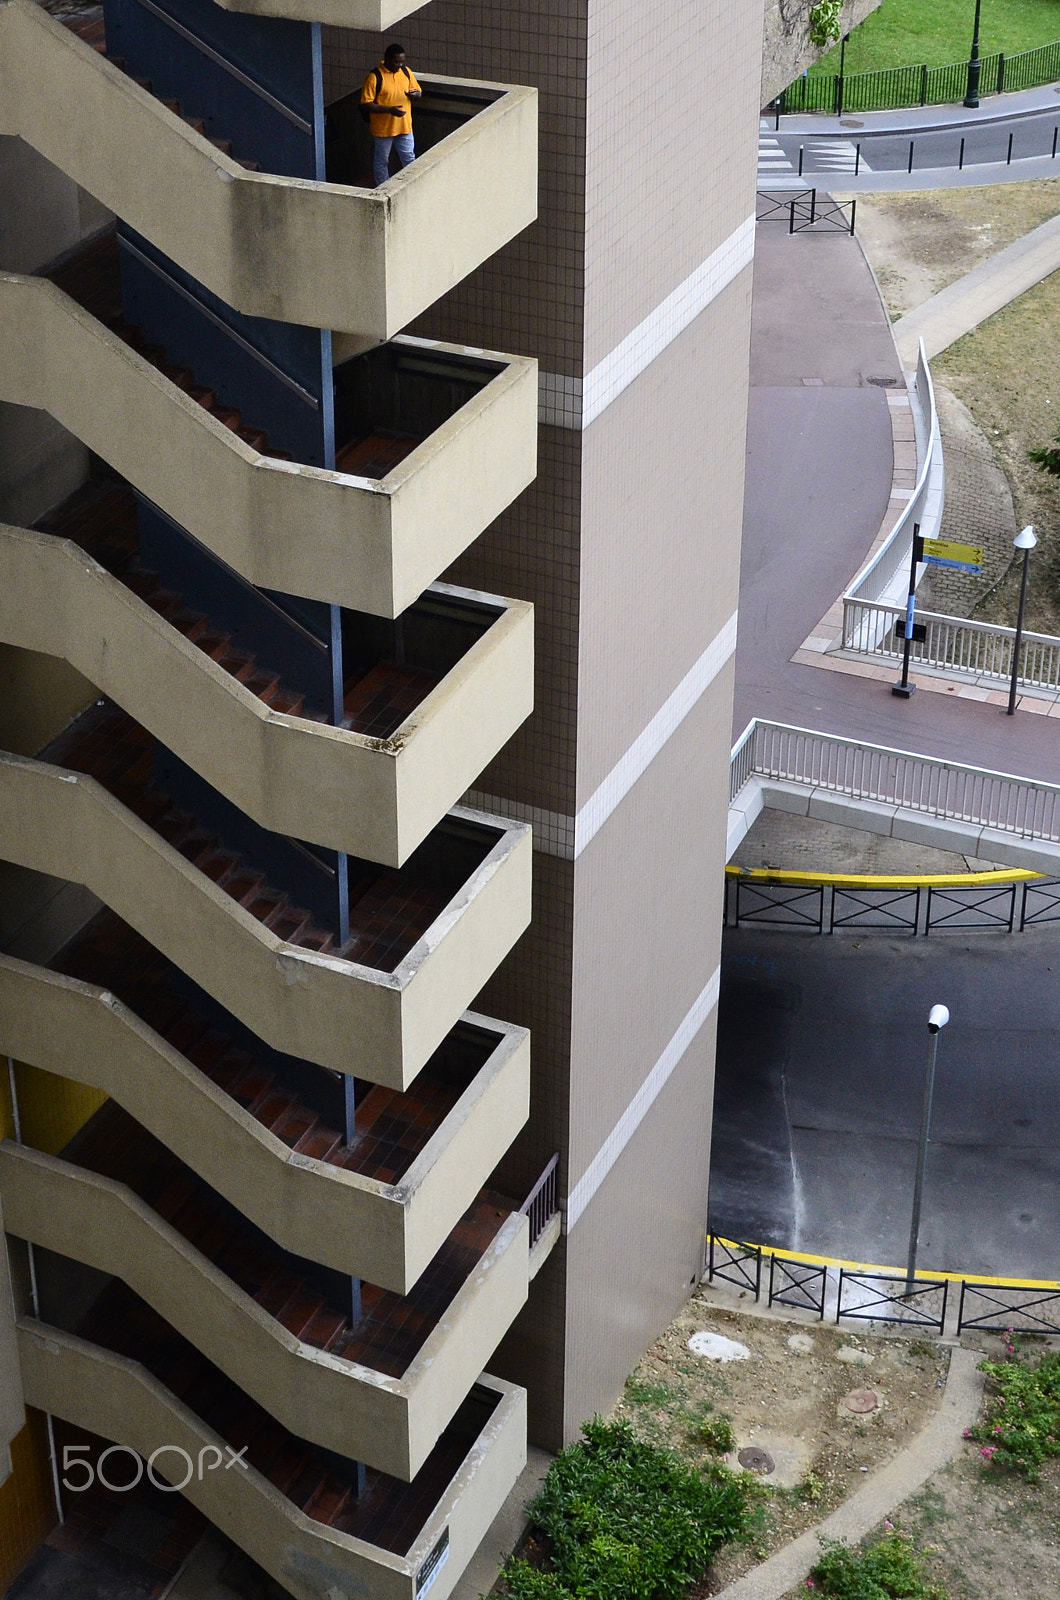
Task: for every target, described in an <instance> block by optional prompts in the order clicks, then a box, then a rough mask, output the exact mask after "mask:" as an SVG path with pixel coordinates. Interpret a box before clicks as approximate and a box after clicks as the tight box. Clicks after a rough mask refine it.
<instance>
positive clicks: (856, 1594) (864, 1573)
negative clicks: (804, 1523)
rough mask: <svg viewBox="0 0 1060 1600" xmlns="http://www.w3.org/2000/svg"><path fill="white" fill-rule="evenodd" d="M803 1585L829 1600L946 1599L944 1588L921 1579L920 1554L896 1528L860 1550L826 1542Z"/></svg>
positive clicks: (889, 1529) (922, 1564) (922, 1573)
mask: <svg viewBox="0 0 1060 1600" xmlns="http://www.w3.org/2000/svg"><path fill="white" fill-rule="evenodd" d="M806 1587H807V1589H808V1590H812V1591H813V1592H814V1593H816V1594H819V1595H824V1596H827V1597H829V1600H946V1591H945V1589H943V1588H942V1587H941V1585H940V1584H937V1583H928V1582H927V1581H926V1580H925V1578H924V1561H923V1557H922V1556H920V1555H918V1553H917V1551H916V1548H915V1546H914V1544H913V1541H912V1539H910V1538H909V1536H908V1534H905V1533H902V1532H901V1531H900V1530H899V1529H897V1528H891V1527H888V1531H887V1532H886V1533H885V1534H884V1535H883V1537H882V1538H880V1539H877V1540H876V1541H875V1543H873V1544H870V1545H866V1546H865V1548H864V1549H862V1550H852V1549H851V1548H850V1546H849V1545H845V1544H839V1543H836V1542H833V1541H828V1542H827V1543H824V1544H822V1548H821V1559H820V1561H818V1563H817V1565H816V1566H815V1567H814V1569H813V1571H812V1572H811V1574H810V1576H809V1577H808V1578H807V1580H806Z"/></svg>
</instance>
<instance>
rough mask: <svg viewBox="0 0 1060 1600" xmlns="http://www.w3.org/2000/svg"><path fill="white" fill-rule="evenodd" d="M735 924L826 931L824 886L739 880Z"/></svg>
mask: <svg viewBox="0 0 1060 1600" xmlns="http://www.w3.org/2000/svg"><path fill="white" fill-rule="evenodd" d="M735 883H736V922H735V926H736V927H739V926H740V924H741V922H757V923H763V924H765V925H766V926H768V927H771V928H812V929H813V930H814V932H815V933H823V932H824V885H823V884H813V885H810V886H808V887H806V886H803V885H800V884H787V883H753V882H748V881H747V880H746V879H744V878H737V879H736V880H735Z"/></svg>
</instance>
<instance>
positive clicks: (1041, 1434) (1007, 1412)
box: [965, 1342, 1060, 1483]
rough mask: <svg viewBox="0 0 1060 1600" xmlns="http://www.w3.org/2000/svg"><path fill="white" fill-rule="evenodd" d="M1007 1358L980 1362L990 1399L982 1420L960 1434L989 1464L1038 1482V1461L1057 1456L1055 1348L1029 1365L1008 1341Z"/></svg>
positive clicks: (1059, 1379)
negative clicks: (1010, 1356)
mask: <svg viewBox="0 0 1060 1600" xmlns="http://www.w3.org/2000/svg"><path fill="white" fill-rule="evenodd" d="M1008 1348H1009V1353H1010V1355H1012V1356H1013V1357H1014V1359H1012V1360H1009V1361H984V1362H982V1363H981V1368H982V1371H983V1372H985V1373H986V1375H987V1377H988V1378H989V1380H990V1391H991V1393H990V1400H989V1403H988V1406H987V1413H986V1416H985V1417H984V1419H983V1421H982V1422H978V1423H976V1425H975V1427H974V1428H969V1429H968V1430H967V1432H966V1433H965V1438H966V1439H974V1440H975V1442H976V1444H977V1445H979V1447H980V1448H979V1454H980V1455H981V1456H982V1457H983V1458H984V1459H985V1460H986V1462H987V1463H988V1465H989V1466H991V1467H1008V1468H1010V1469H1012V1470H1013V1471H1015V1472H1019V1473H1021V1474H1022V1476H1023V1477H1024V1478H1026V1480H1027V1482H1028V1483H1037V1482H1038V1481H1039V1479H1040V1477H1041V1466H1042V1463H1043V1461H1045V1460H1047V1459H1048V1458H1049V1457H1050V1456H1060V1350H1054V1351H1053V1352H1051V1353H1050V1354H1049V1355H1044V1356H1042V1357H1041V1359H1040V1360H1039V1361H1037V1362H1036V1363H1035V1364H1034V1365H1033V1366H1032V1365H1031V1364H1030V1362H1029V1361H1028V1360H1027V1359H1026V1358H1025V1357H1023V1356H1021V1355H1020V1354H1019V1353H1018V1352H1017V1351H1016V1348H1015V1346H1014V1345H1013V1344H1012V1343H1011V1342H1010V1343H1009V1347H1008Z"/></svg>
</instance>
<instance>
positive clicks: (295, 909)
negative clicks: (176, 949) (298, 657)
mask: <svg viewBox="0 0 1060 1600" xmlns="http://www.w3.org/2000/svg"><path fill="white" fill-rule="evenodd" d="M39 759H40V760H42V761H46V762H50V763H53V764H55V765H57V766H62V767H67V768H72V769H73V770H75V771H77V772H83V773H85V774H86V775H87V776H89V777H92V778H95V779H96V780H97V781H98V782H99V783H101V784H102V785H103V787H104V788H105V789H107V790H108V791H109V792H110V793H111V794H113V795H114V797H115V798H116V799H117V800H119V801H120V802H121V804H122V805H124V806H126V807H128V809H129V810H130V811H132V812H133V813H134V815H136V816H138V817H139V818H140V819H141V820H142V821H144V822H146V823H147V824H148V826H149V827H151V828H152V829H153V830H154V831H155V832H156V833H157V834H159V835H160V836H161V837H162V838H163V839H165V840H166V842H167V843H168V844H171V845H172V846H173V847H174V848H175V849H177V850H179V851H180V853H181V855H183V856H185V857H186V859H187V860H189V861H191V862H192V863H193V864H194V865H195V866H196V867H198V869H199V870H200V872H203V873H205V874H206V876H207V877H209V878H211V879H212V880H213V881H214V883H216V884H217V886H218V887H219V888H221V889H223V890H224V891H225V893H226V894H228V895H230V896H231V897H232V898H233V899H234V900H236V901H238V903H239V904H240V905H241V906H243V907H244V908H245V909H246V910H247V911H249V913H250V915H251V916H252V917H255V918H257V920H258V921H259V922H261V923H262V924H263V925H264V926H265V927H266V928H269V929H270V930H271V931H272V932H273V933H274V934H275V935H276V936H277V938H279V939H282V940H284V941H285V943H287V944H294V945H299V946H301V947H302V948H304V949H307V950H314V951H317V952H319V953H320V954H328V953H330V954H332V955H335V956H338V957H340V958H341V959H342V960H345V961H355V962H358V963H360V964H361V965H364V966H372V967H376V968H378V969H380V970H385V971H390V970H392V969H393V968H394V967H396V966H397V965H398V963H399V962H400V961H401V960H402V959H403V958H404V956H406V955H407V954H408V952H409V951H410V950H411V949H412V947H413V945H414V944H415V943H416V942H417V940H418V939H420V938H422V936H423V934H424V933H425V932H426V930H427V928H428V927H429V926H430V925H431V923H432V922H433V921H434V920H435V919H436V917H437V916H438V915H439V914H440V913H441V911H442V910H443V909H444V907H445V905H446V904H447V903H448V901H449V899H450V898H451V890H450V889H449V888H447V887H442V888H440V887H437V886H436V885H434V884H431V883H428V882H423V881H418V880H417V878H416V875H415V874H414V872H410V871H409V865H408V864H406V867H404V868H401V869H397V870H394V869H390V868H380V867H379V866H377V865H376V864H375V863H372V862H357V863H354V862H351V868H352V869H353V871H352V873H351V885H350V900H351V905H350V937H349V938H348V939H347V940H345V941H344V942H343V943H341V944H340V943H339V942H338V939H337V935H336V932H335V930H334V929H333V928H327V927H324V926H323V925H322V924H320V923H319V922H318V921H316V920H315V918H314V916H313V914H312V913H311V912H310V911H309V910H307V909H306V908H305V907H304V906H301V905H299V904H297V903H296V902H295V901H293V900H292V899H291V897H290V896H289V895H288V894H287V893H286V892H285V891H284V890H283V889H282V888H280V887H278V886H277V885H275V884H273V883H271V882H270V881H269V879H268V876H267V874H266V872H265V871H263V870H261V869H259V868H258V867H256V866H255V865H254V863H253V862H252V861H251V860H249V859H248V858H246V857H244V856H243V855H242V854H240V853H239V852H238V851H236V850H234V849H230V848H228V847H226V845H225V844H224V843H223V841H222V840H221V839H220V838H219V837H218V835H217V833H216V832H215V831H214V830H213V829H211V828H209V827H207V826H204V825H202V824H201V823H200V822H199V821H198V820H197V818H196V817H195V816H194V815H193V814H192V813H191V812H189V811H186V810H184V809H182V808H181V807H180V806H175V805H174V804H173V802H172V801H171V799H170V797H169V796H168V795H167V794H166V793H165V792H164V790H163V789H161V788H160V787H159V785H158V783H157V781H156V778H155V758H154V744H153V741H152V739H151V736H150V734H149V733H148V732H147V731H146V729H144V728H142V727H141V726H140V725H139V723H136V722H134V721H133V719H132V718H131V717H128V716H126V715H125V713H124V712H123V711H120V710H119V709H118V707H116V706H114V705H112V704H111V703H110V702H108V701H103V702H101V703H99V704H97V705H96V706H93V707H92V708H90V709H89V710H88V711H86V712H84V713H82V715H81V716H80V717H78V718H76V719H75V721H74V722H73V723H72V724H71V725H70V727H69V728H67V729H66V730H65V731H64V732H63V733H62V734H60V735H59V737H58V738H57V739H55V740H53V741H52V743H51V744H50V745H48V746H47V747H46V749H45V750H43V751H42V752H41V753H40V757H39Z"/></svg>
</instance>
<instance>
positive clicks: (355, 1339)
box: [64, 1102, 512, 1378]
mask: <svg viewBox="0 0 1060 1600" xmlns="http://www.w3.org/2000/svg"><path fill="white" fill-rule="evenodd" d="M64 1154H66V1155H67V1156H68V1158H69V1159H70V1160H72V1161H75V1162H76V1163H77V1164H78V1165H79V1166H82V1167H86V1168H88V1169H89V1170H90V1171H93V1172H98V1173H101V1174H102V1175H103V1176H105V1177H110V1178H113V1179H115V1180H116V1181H118V1182H120V1183H126V1184H127V1185H128V1186H129V1187H130V1188H131V1189H132V1190H133V1191H134V1192H135V1193H136V1194H138V1195H139V1196H140V1197H141V1199H143V1200H145V1201H146V1203H147V1204H149V1205H151V1206H152V1208H153V1209H154V1210H156V1211H157V1212H158V1213H159V1215H160V1216H162V1217H163V1218H164V1220H166V1221H168V1222H169V1223H170V1225H171V1226H172V1227H173V1228H175V1229H176V1230H177V1232H178V1233H180V1234H181V1235H182V1237H184V1238H185V1239H187V1241H188V1242H189V1244H191V1245H193V1246H194V1247H195V1248H196V1249H197V1250H199V1251H201V1253H202V1254H203V1255H205V1256H206V1257H207V1259H208V1260H210V1261H213V1262H214V1263H215V1264H216V1265H221V1266H222V1267H223V1270H224V1271H226V1272H227V1273H228V1274H229V1276H230V1277H231V1278H232V1279H233V1281H234V1282H235V1283H236V1284H238V1285H239V1286H240V1287H241V1288H243V1290H244V1292H245V1293H247V1294H250V1295H251V1297H252V1298H253V1299H255V1300H256V1301H257V1303H258V1305H259V1306H261V1308H262V1309H263V1310H264V1311H266V1312H268V1314H269V1315H270V1316H272V1317H274V1318H275V1319H276V1320H277V1321H278V1322H280V1323H281V1324H282V1325H283V1326H284V1327H285V1328H287V1330H288V1331H289V1332H290V1333H292V1334H294V1335H295V1336H296V1337H297V1338H299V1339H303V1340H304V1341H305V1342H306V1343H309V1344H315V1345H317V1346H318V1347H319V1348H323V1347H324V1346H325V1345H327V1347H328V1348H329V1349H330V1350H331V1351H332V1353H333V1354H335V1355H339V1356H344V1357H346V1358H347V1359H348V1360H351V1361H358V1362H360V1363H362V1364H363V1365H364V1366H367V1367H371V1368H374V1369H375V1370H377V1371H382V1372H385V1373H388V1374H389V1375H390V1376H392V1377H395V1378H400V1377H401V1376H402V1375H403V1373H404V1372H405V1370H406V1369H407V1367H408V1365H409V1363H410V1362H411V1361H413V1360H414V1359H415V1357H416V1354H417V1353H418V1351H419V1350H420V1348H421V1347H422V1345H423V1342H424V1340H425V1339H426V1338H427V1337H428V1336H429V1334H430V1333H431V1332H432V1331H433V1329H434V1328H435V1327H436V1326H437V1325H438V1322H439V1321H440V1320H441V1319H442V1317H444V1316H445V1315H446V1312H447V1310H448V1308H449V1306H450V1305H451V1303H452V1300H453V1297H454V1296H455V1295H456V1293H457V1292H458V1291H459V1289H460V1288H461V1287H462V1285H463V1284H464V1283H465V1282H466V1280H467V1278H468V1276H469V1275H470V1274H471V1273H473V1272H474V1271H475V1269H476V1267H477V1265H478V1263H479V1261H480V1260H481V1258H482V1256H483V1255H484V1254H485V1252H486V1251H487V1250H488V1249H489V1248H490V1246H491V1244H492V1243H493V1240H494V1239H495V1237H496V1235H497V1232H498V1230H499V1229H500V1227H501V1226H502V1225H503V1223H504V1221H505V1220H506V1218H507V1217H508V1216H509V1215H510V1212H511V1210H512V1206H511V1203H510V1202H508V1201H507V1200H505V1199H504V1198H503V1197H501V1196H498V1195H496V1194H494V1193H492V1192H490V1191H483V1193H482V1194H481V1195H480V1196H479V1197H478V1199H477V1200H476V1201H475V1202H474V1203H473V1204H472V1205H471V1207H470V1208H469V1209H468V1211H467V1212H466V1213H465V1214H464V1216H463V1217H462V1218H461V1220H460V1221H459V1223H458V1224H457V1226H456V1227H455V1228H454V1230H453V1232H452V1233H451V1234H450V1236H449V1238H448V1239H447V1240H446V1241H445V1243H444V1244H443V1245H442V1247H441V1249H440V1250H439V1251H438V1254H437V1255H436V1256H435V1258H434V1260H433V1261H432V1262H431V1263H430V1265H429V1266H428V1267H427V1269H426V1271H425V1272H424V1273H423V1274H422V1276H421V1277H420V1278H419V1280H418V1281H417V1283H416V1285H415V1287H414V1288H413V1289H412V1291H411V1293H410V1294H408V1295H405V1296H401V1295H397V1294H393V1293H391V1292H389V1291H384V1290H380V1289H379V1288H377V1287H376V1286H374V1285H366V1286H365V1290H364V1296H363V1308H364V1309H363V1316H362V1318H361V1322H360V1324H359V1325H358V1327H357V1328H356V1329H351V1328H350V1327H348V1326H346V1325H345V1317H346V1315H347V1306H346V1302H345V1300H344V1299H343V1298H341V1296H342V1295H344V1294H345V1288H344V1283H345V1280H342V1279H341V1278H340V1277H339V1275H337V1274H335V1275H333V1277H332V1279H330V1280H329V1281H330V1282H332V1283H333V1284H334V1285H337V1286H338V1287H337V1288H336V1290H335V1292H338V1293H340V1299H339V1300H338V1301H337V1302H333V1301H331V1300H330V1299H329V1297H328V1296H329V1293H330V1292H331V1291H328V1290H325V1289H324V1288H323V1287H321V1285H320V1284H318V1283H317V1282H316V1281H311V1279H310V1278H308V1277H306V1275H305V1273H306V1268H305V1264H304V1263H300V1262H299V1260H298V1258H297V1257H295V1256H291V1255H289V1254H287V1253H286V1252H284V1251H283V1250H281V1249H280V1248H279V1246H276V1245H273V1244H272V1242H271V1241H270V1240H268V1239H267V1238H266V1236H265V1235H264V1234H262V1233H261V1232H260V1231H259V1230H258V1229H257V1228H255V1227H254V1226H253V1225H252V1224H250V1223H249V1222H247V1221H246V1219H245V1218H243V1217H242V1216H241V1215H240V1214H239V1213H238V1212H237V1211H236V1210H235V1209H234V1208H233V1207H231V1206H228V1205H226V1204H225V1203H224V1202H223V1201H221V1200H220V1199H219V1197H218V1196H217V1195H216V1194H215V1193H214V1191H213V1190H212V1189H210V1188H209V1186H208V1185H207V1184H205V1183H203V1182H202V1180H201V1179H198V1178H196V1177H195V1175H194V1174H193V1173H192V1172H191V1171H190V1169H189V1168H187V1167H185V1166H184V1165H183V1164H182V1163H181V1162H180V1161H179V1160H178V1159H177V1157H176V1156H174V1155H173V1154H172V1153H171V1152H170V1151H169V1150H167V1149H166V1148H165V1146H164V1145H162V1144H161V1143H160V1142H159V1141H158V1140H156V1139H154V1138H153V1136H152V1135H150V1134H149V1133H147V1131H146V1130H145V1129H143V1128H142V1127H141V1126H140V1125H139V1124H138V1123H137V1122H135V1121H134V1120H133V1118H132V1117H130V1116H128V1115H127V1113H125V1112H124V1111H122V1110H121V1108H120V1107H119V1106H117V1105H116V1104H115V1103H113V1102H109V1103H108V1104H107V1105H105V1106H104V1107H103V1108H102V1109H101V1110H100V1111H99V1112H97V1113H96V1115H95V1117H93V1118H92V1120H91V1121H90V1122H89V1123H88V1124H86V1126H85V1127H84V1128H83V1129H82V1130H81V1131H80V1132H79V1133H78V1134H77V1135H76V1136H75V1138H74V1139H73V1140H72V1141H71V1143H70V1145H69V1146H68V1147H67V1151H66V1152H64ZM270 1259H271V1262H272V1267H271V1270H268V1268H269V1261H270ZM336 1314H337V1315H338V1316H339V1319H340V1322H339V1327H336V1325H335V1322H334V1318H335V1316H336ZM340 1328H341V1331H340Z"/></svg>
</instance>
